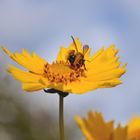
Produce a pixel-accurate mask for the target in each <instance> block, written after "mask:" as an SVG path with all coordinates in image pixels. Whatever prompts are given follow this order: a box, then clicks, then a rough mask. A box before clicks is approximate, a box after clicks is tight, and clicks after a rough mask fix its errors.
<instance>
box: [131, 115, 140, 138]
mask: <svg viewBox="0 0 140 140" xmlns="http://www.w3.org/2000/svg"><path fill="white" fill-rule="evenodd" d="M128 136H129V138H136V139H140V117H138V116H136V117H134V118H132V120H130V122H129V123H128Z"/></svg>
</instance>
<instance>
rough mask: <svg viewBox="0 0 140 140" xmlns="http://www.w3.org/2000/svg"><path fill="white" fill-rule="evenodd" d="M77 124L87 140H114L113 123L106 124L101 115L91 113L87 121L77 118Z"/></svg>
mask: <svg viewBox="0 0 140 140" xmlns="http://www.w3.org/2000/svg"><path fill="white" fill-rule="evenodd" d="M76 122H77V124H78V125H79V127H80V129H81V131H82V132H83V134H84V136H85V138H86V139H87V140H112V139H110V136H111V135H112V133H113V121H110V122H105V121H104V119H103V117H102V115H101V114H100V113H97V112H95V113H94V112H89V113H88V117H87V118H86V119H85V118H84V119H82V118H81V117H76Z"/></svg>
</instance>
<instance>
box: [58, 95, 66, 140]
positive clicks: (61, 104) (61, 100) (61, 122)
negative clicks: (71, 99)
mask: <svg viewBox="0 0 140 140" xmlns="http://www.w3.org/2000/svg"><path fill="white" fill-rule="evenodd" d="M63 108H64V97H63V96H62V95H61V94H59V127H60V128H59V130H60V140H65V136H64V109H63Z"/></svg>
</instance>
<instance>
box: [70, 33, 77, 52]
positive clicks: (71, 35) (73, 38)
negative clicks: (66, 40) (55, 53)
mask: <svg viewBox="0 0 140 140" xmlns="http://www.w3.org/2000/svg"><path fill="white" fill-rule="evenodd" d="M71 38H72V40H73V43H74V45H75V48H76V51H77V52H78V47H77V45H76V42H75V40H74V37H73V36H72V35H71Z"/></svg>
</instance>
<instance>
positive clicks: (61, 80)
mask: <svg viewBox="0 0 140 140" xmlns="http://www.w3.org/2000/svg"><path fill="white" fill-rule="evenodd" d="M75 45H76V46H77V49H78V52H80V53H81V54H82V53H83V49H82V44H81V42H80V41H79V40H78V39H75V41H74V42H73V43H72V44H71V45H70V46H69V47H68V48H64V47H61V49H60V52H59V54H58V56H57V59H56V61H54V62H53V63H52V64H49V63H48V62H47V61H46V60H44V59H42V58H41V57H39V56H38V55H36V53H32V54H31V55H30V54H29V53H28V51H27V50H24V49H23V50H22V52H21V53H17V52H16V53H11V52H10V51H9V50H8V49H6V48H5V47H2V49H3V50H4V52H5V53H6V54H7V55H8V56H10V57H11V58H12V59H13V60H14V61H16V62H17V63H18V64H19V65H21V66H23V67H24V68H26V69H27V70H26V71H25V70H21V69H19V68H17V67H15V66H12V65H11V66H10V67H9V69H8V72H10V73H11V74H12V75H13V76H14V77H15V79H17V80H19V81H20V82H21V83H22V88H23V90H25V91H29V92H30V91H37V90H41V89H44V88H53V89H56V90H59V91H62V92H70V93H76V94H81V93H85V92H88V91H91V90H95V89H97V88H107V87H114V86H116V85H119V84H121V80H120V79H119V78H120V77H121V75H122V74H124V73H125V72H126V65H123V66H120V62H119V61H118V59H119V57H118V56H116V55H117V53H118V50H116V49H115V46H114V45H111V46H110V47H108V48H107V49H104V48H101V49H100V50H99V51H98V52H96V53H95V54H94V55H93V56H90V49H88V50H87V52H86V53H85V54H84V60H85V61H83V62H84V64H85V67H84V65H82V66H80V67H78V68H76V69H75V68H72V66H71V63H70V62H69V61H68V55H69V53H70V51H72V50H74V51H75V52H76V47H75Z"/></svg>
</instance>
